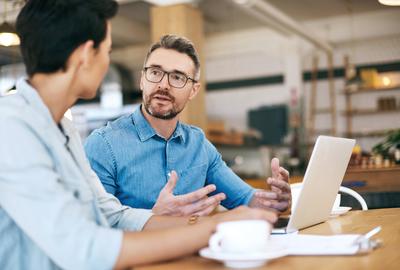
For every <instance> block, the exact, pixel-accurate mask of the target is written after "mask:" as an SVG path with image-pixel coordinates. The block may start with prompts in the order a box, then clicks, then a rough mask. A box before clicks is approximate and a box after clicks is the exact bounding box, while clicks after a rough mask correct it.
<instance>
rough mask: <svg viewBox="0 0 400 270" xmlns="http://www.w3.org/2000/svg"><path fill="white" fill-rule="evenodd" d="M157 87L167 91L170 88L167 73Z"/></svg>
mask: <svg viewBox="0 0 400 270" xmlns="http://www.w3.org/2000/svg"><path fill="white" fill-rule="evenodd" d="M158 87H159V88H161V89H169V88H170V87H171V86H170V85H169V82H168V74H167V73H165V74H164V77H163V78H162V79H161V81H160V82H159V83H158Z"/></svg>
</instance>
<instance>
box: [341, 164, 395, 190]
mask: <svg viewBox="0 0 400 270" xmlns="http://www.w3.org/2000/svg"><path fill="white" fill-rule="evenodd" d="M342 185H344V186H348V187H350V188H351V189H354V190H356V191H357V192H361V193H364V192H374V193H376V192H400V166H395V167H389V168H374V169H361V168H354V169H349V170H347V171H346V174H345V176H344V179H343V183H342Z"/></svg>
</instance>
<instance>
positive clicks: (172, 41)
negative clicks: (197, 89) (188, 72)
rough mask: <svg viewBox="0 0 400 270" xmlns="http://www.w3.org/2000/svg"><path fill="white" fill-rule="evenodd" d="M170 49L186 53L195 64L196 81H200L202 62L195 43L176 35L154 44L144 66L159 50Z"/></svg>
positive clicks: (164, 37) (161, 39) (165, 37)
mask: <svg viewBox="0 0 400 270" xmlns="http://www.w3.org/2000/svg"><path fill="white" fill-rule="evenodd" d="M159 48H163V49H170V50H175V51H177V52H180V53H184V54H186V55H187V56H189V57H190V59H192V61H193V64H194V69H195V70H194V72H195V73H194V79H195V80H199V79H200V60H199V55H198V54H197V51H196V49H195V48H194V45H193V43H192V42H191V41H190V40H189V39H187V38H185V37H180V36H176V35H164V36H162V37H161V38H160V40H159V41H157V42H156V43H154V44H152V45H151V47H150V49H149V51H148V52H147V55H146V58H145V60H144V64H145V65H146V63H147V60H148V59H149V57H150V55H151V54H152V53H153V52H154V51H155V50H157V49H159Z"/></svg>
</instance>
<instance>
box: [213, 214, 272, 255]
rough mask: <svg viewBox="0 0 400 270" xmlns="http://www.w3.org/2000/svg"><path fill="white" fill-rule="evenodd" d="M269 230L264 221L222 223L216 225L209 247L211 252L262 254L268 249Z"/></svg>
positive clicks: (269, 226)
mask: <svg viewBox="0 0 400 270" xmlns="http://www.w3.org/2000/svg"><path fill="white" fill-rule="evenodd" d="M271 228H272V227H271V224H270V223H268V222H266V221H264V220H241V221H230V222H223V223H220V224H218V225H217V232H216V233H215V234H213V235H212V236H211V238H210V240H209V247H210V249H211V250H212V251H213V252H229V253H253V252H262V251H265V250H266V249H267V247H268V240H269V236H270V234H271Z"/></svg>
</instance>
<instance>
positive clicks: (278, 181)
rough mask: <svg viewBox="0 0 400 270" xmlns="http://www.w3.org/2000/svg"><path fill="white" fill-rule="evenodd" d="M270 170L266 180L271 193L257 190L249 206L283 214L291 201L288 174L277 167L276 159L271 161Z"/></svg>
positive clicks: (277, 161)
mask: <svg viewBox="0 0 400 270" xmlns="http://www.w3.org/2000/svg"><path fill="white" fill-rule="evenodd" d="M271 170H272V177H268V179H267V183H268V184H269V185H271V191H267V190H257V191H256V192H255V193H254V196H253V198H252V199H251V201H250V203H249V206H250V207H257V208H264V209H273V210H276V211H278V212H284V211H286V210H287V209H288V208H289V207H290V205H291V201H292V193H291V191H290V185H289V172H288V171H287V170H285V169H284V168H283V167H279V159H277V158H273V159H272V160H271Z"/></svg>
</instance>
